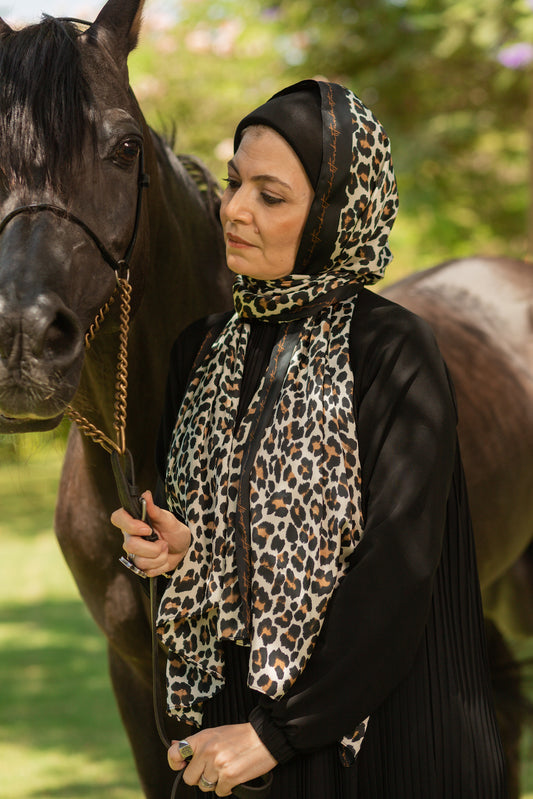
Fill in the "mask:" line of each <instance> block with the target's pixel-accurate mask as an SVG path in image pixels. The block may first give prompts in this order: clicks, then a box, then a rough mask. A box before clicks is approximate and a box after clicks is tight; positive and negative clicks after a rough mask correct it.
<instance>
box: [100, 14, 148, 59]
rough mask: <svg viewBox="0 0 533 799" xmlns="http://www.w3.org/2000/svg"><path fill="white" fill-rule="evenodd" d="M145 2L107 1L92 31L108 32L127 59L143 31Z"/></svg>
mask: <svg viewBox="0 0 533 799" xmlns="http://www.w3.org/2000/svg"><path fill="white" fill-rule="evenodd" d="M143 7H144V0H107V3H106V4H105V6H104V7H103V9H102V10H101V11H100V13H99V14H98V16H97V18H96V19H95V21H94V22H93V24H92V25H91V30H93V31H96V32H98V31H100V30H105V31H107V32H108V33H109V34H110V35H111V36H112V37H113V38H114V40H115V44H116V46H117V47H118V50H119V52H120V53H121V55H123V56H124V57H126V56H127V55H128V53H130V52H131V51H132V50H133V49H134V48H135V47H136V46H137V41H138V39H139V31H140V29H141V19H142V12H143Z"/></svg>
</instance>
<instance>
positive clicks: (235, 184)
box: [224, 178, 239, 191]
mask: <svg viewBox="0 0 533 799" xmlns="http://www.w3.org/2000/svg"><path fill="white" fill-rule="evenodd" d="M224 183H225V184H226V186H227V187H228V189H230V190H231V191H236V190H237V189H238V188H239V181H238V180H236V179H235V178H224Z"/></svg>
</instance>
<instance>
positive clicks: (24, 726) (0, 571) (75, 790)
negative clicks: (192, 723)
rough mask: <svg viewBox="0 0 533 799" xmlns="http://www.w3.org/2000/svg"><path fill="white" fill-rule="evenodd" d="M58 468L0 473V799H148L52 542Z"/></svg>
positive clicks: (102, 650) (85, 618) (45, 465)
mask: <svg viewBox="0 0 533 799" xmlns="http://www.w3.org/2000/svg"><path fill="white" fill-rule="evenodd" d="M60 464H61V452H55V451H54V450H53V449H52V451H51V452H50V451H49V452H48V453H47V455H46V457H45V456H44V453H41V452H38V453H34V454H33V455H31V456H30V457H29V458H24V459H23V460H22V461H20V460H19V462H17V463H14V464H11V465H9V466H8V465H6V464H5V463H4V464H2V465H1V466H0V507H1V508H2V511H3V512H2V515H1V517H0V540H1V541H2V558H1V559H0V651H1V652H2V655H1V658H0V799H23V798H24V799H34V798H35V799H46V798H47V797H48V799H53V798H54V797H55V798H56V799H80V798H81V797H94V799H96V798H97V797H98V799H103V797H105V799H141V797H142V793H141V791H140V789H139V787H138V780H137V776H136V773H135V769H134V766H133V761H132V757H131V753H130V750H129V746H128V743H127V740H126V735H125V733H124V731H123V729H122V725H121V723H120V720H119V717H118V711H117V710H116V707H115V701H114V698H113V695H112V691H111V686H110V681H109V676H108V673H107V655H106V643H105V640H104V638H103V636H102V634H101V632H100V631H99V630H98V628H97V627H96V625H95V623H94V622H93V620H92V618H91V617H90V616H89V613H88V611H87V610H86V608H85V606H84V605H83V603H82V601H81V599H80V598H79V595H78V591H77V588H76V586H75V584H74V580H73V579H72V576H71V575H70V572H69V571H68V569H67V567H66V564H65V562H64V561H63V557H62V555H61V552H60V550H59V547H58V545H57V541H56V539H55V536H54V533H53V508H54V504H55V496H56V491H57V481H58V477H59V469H60Z"/></svg>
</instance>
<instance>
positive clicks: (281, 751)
mask: <svg viewBox="0 0 533 799" xmlns="http://www.w3.org/2000/svg"><path fill="white" fill-rule="evenodd" d="M248 721H249V722H250V724H251V725H252V727H253V728H254V730H255V731H256V733H257V734H258V736H259V737H260V738H261V741H262V742H263V743H264V745H265V746H266V748H267V749H268V751H269V752H270V754H271V755H272V757H273V758H274V759H275V760H276V761H277V762H278V763H286V762H287V761H288V760H290V759H291V758H292V757H294V755H295V754H296V750H295V749H293V747H292V746H291V745H290V743H289V741H288V739H287V736H286V735H285V733H284V732H283V730H282V729H281V727H278V726H277V724H275V723H274V722H273V721H272V719H271V718H270V716H269V714H268V711H266V710H265V709H264V708H262V707H260V706H259V705H258V706H257V707H254V709H253V710H252V712H251V713H250V715H249V716H248Z"/></svg>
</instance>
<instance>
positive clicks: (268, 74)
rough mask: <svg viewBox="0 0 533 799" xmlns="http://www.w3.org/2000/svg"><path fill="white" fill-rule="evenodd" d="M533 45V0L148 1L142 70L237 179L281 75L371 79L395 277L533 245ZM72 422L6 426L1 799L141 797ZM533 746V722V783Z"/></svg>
mask: <svg viewBox="0 0 533 799" xmlns="http://www.w3.org/2000/svg"><path fill="white" fill-rule="evenodd" d="M42 4H43V8H44V9H46V0H42ZM78 5H79V4H78ZM152 9H153V11H152ZM76 14H77V15H80V16H83V13H82V12H81V11H80V10H79V9H76ZM532 61H533V0H505V2H501V0H461V2H457V0H431V2H427V0H361V1H360V2H356V1H355V0H352V1H351V2H348V0H346V2H343V1H342V0H292V1H290V2H289V0H286V1H285V2H283V0H282V1H281V2H278V3H269V2H267V1H266V0H246V2H242V0H241V2H237V1H236V0H219V1H217V2H215V0H181V1H180V2H178V1H177V0H176V2H172V0H169V1H168V2H167V3H166V7H165V11H164V12H163V11H161V10H160V6H158V8H157V9H156V8H155V4H154V5H152V4H151V2H150V0H148V2H147V5H146V11H145V24H144V28H143V33H142V37H141V42H140V44H139V47H138V49H137V50H136V51H135V52H134V53H133V54H132V56H131V58H130V75H131V83H132V85H133V88H134V90H135V92H136V95H137V97H138V99H139V101H140V104H141V107H142V108H143V110H144V112H145V114H146V116H147V119H148V121H149V122H150V124H151V125H152V126H153V127H154V128H156V129H157V130H159V131H160V132H164V133H166V135H167V136H169V137H170V138H173V139H174V140H175V149H176V150H177V151H178V152H187V153H193V154H195V155H197V156H200V157H201V158H202V159H203V160H204V161H205V162H206V163H207V164H208V166H209V167H210V168H211V170H212V171H213V173H214V174H215V175H216V177H217V178H219V179H221V178H223V177H224V175H225V164H226V161H227V159H228V158H229V157H230V155H231V153H232V148H231V144H232V132H233V129H234V127H235V124H236V122H237V121H238V120H239V119H240V118H241V117H242V116H243V115H244V114H245V113H246V112H247V111H249V110H250V109H251V108H253V107H254V106H256V105H258V104H259V103H261V102H263V101H264V100H265V99H267V98H268V97H269V96H270V95H271V94H273V93H274V92H275V91H277V90H278V89H280V88H282V87H283V86H285V85H288V84H289V83H292V82H294V81H297V80H300V79H302V78H306V77H316V76H324V77H326V78H328V79H330V80H336V81H339V82H341V83H344V84H346V85H347V86H349V87H350V88H351V89H353V90H354V91H355V92H356V93H357V94H358V95H359V96H360V97H361V99H362V100H363V101H364V102H365V103H367V104H368V105H369V106H370V107H371V108H372V109H373V111H374V112H375V114H376V116H377V117H378V118H379V119H380V121H381V122H382V123H383V125H384V126H385V128H386V129H387V131H388V133H389V135H390V137H391V140H392V146H393V157H394V162H395V166H396V171H397V175H398V183H399V190H400V200H401V206H400V214H399V217H398V220H397V222H396V224H395V228H394V231H393V234H392V237H391V246H392V249H393V252H394V255H395V259H394V261H393V263H392V264H391V266H390V267H389V273H388V276H387V280H389V281H390V280H395V279H398V278H400V277H403V276H405V275H406V274H409V273H410V272H412V271H414V270H418V269H422V268H426V267H429V266H432V265H434V264H436V263H438V262H439V261H442V260H446V259H448V258H453V257H460V256H465V255H474V254H484V255H494V254H505V255H511V256H516V257H520V258H527V257H528V254H529V253H530V252H533V221H532V219H533V215H532V212H531V183H532V169H531V152H532V151H533V147H532V144H531V142H532V135H533V134H532V131H533V72H532V69H533V67H532ZM65 430H66V427H62V428H61V430H59V431H57V432H55V433H53V434H48V435H35V436H22V437H20V438H18V439H13V438H8V437H1V436H0V509H1V511H2V512H1V514H0V541H1V543H2V548H1V551H2V558H1V560H0V652H1V654H0V799H30V798H32V799H33V798H35V799H37V798H39V799H45V798H46V797H49V798H50V799H52V797H53V798H55V799H78V798H79V797H94V798H95V799H96V797H99V798H103V797H105V799H108V798H109V799H140V796H141V795H140V792H139V789H138V787H137V781H136V776H135V773H134V769H133V765H132V761H131V756H130V754H129V749H128V746H127V744H126V741H125V737H124V734H123V733H122V730H121V727H120V723H119V721H118V716H117V712H116V710H115V707H114V703H113V699H112V696H111V690H110V687H109V681H108V677H107V666H106V656H105V645H104V641H103V638H102V636H101V635H100V633H99V632H98V630H97V629H96V627H95V625H94V623H93V622H92V620H91V619H90V618H89V616H88V613H87V611H86V610H85V608H84V606H83V605H82V603H81V601H80V599H79V598H78V594H77V591H76V588H75V586H74V583H73V581H72V578H71V577H70V575H69V573H68V571H67V569H66V566H65V564H64V563H63V560H62V557H61V555H60V553H59V550H58V547H57V545H56V542H55V539H54V536H53V532H52V524H53V506H54V502H55V492H56V487H57V478H58V473H59V468H60V463H61V458H62V452H63V447H64V437H65ZM532 750H533V741H532V738H531V735H528V736H527V737H526V738H525V739H524V763H525V765H524V771H523V790H524V792H525V793H529V794H531V796H532V797H533V751H532Z"/></svg>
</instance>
